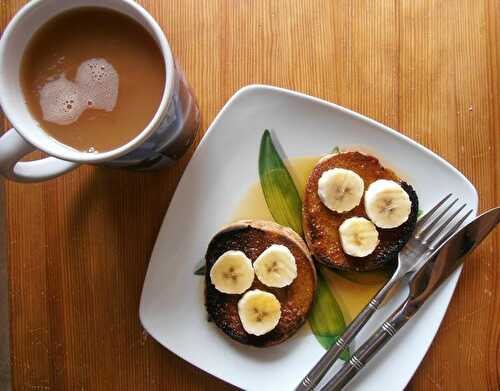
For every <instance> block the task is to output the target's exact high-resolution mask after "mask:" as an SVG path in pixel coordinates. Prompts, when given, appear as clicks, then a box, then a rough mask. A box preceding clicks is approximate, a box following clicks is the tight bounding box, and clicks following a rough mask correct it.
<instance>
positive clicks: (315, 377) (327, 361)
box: [295, 273, 400, 391]
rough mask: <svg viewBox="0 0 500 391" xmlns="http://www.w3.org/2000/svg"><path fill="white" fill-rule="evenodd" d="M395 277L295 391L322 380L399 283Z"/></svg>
mask: <svg viewBox="0 0 500 391" xmlns="http://www.w3.org/2000/svg"><path fill="white" fill-rule="evenodd" d="M396 274H397V273H395V275H394V276H393V277H392V278H391V279H390V280H389V281H388V282H387V284H385V285H384V286H383V287H382V288H381V289H380V290H379V291H378V292H377V294H376V295H375V297H373V299H372V300H370V302H369V303H368V305H367V306H366V307H365V308H363V310H362V311H361V312H360V313H359V315H358V316H357V317H356V318H355V319H354V320H353V321H352V322H351V324H350V325H349V326H348V327H347V329H346V330H345V331H344V334H342V336H340V337H339V339H338V340H337V342H335V344H334V345H333V346H332V347H331V348H330V349H328V350H327V352H326V353H325V354H324V355H323V357H321V359H320V360H319V361H318V362H317V363H316V365H315V366H314V367H313V368H312V369H311V370H310V371H309V372H308V373H307V375H306V376H305V377H304V378H303V379H302V381H301V382H300V384H299V385H298V386H297V387H296V388H295V391H306V390H312V389H313V388H314V387H315V386H316V385H317V384H318V383H319V382H320V381H321V379H322V378H323V376H324V375H325V374H326V372H327V371H328V369H330V368H331V366H332V365H333V364H334V363H335V361H337V359H338V358H339V357H340V355H341V354H342V352H343V351H344V350H345V348H346V347H348V346H349V344H350V343H351V342H352V340H353V339H354V337H356V335H357V334H358V333H359V331H360V330H361V329H362V328H363V326H364V325H365V324H366V322H368V320H369V319H370V318H371V317H372V315H373V314H374V313H375V311H377V309H378V307H379V306H380V303H382V301H384V299H385V297H386V296H387V294H388V293H389V291H390V290H391V289H392V287H393V286H394V285H395V284H396V282H398V281H399V279H400V278H399V276H397V275H396Z"/></svg>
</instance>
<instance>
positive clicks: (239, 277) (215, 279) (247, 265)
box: [210, 250, 254, 293]
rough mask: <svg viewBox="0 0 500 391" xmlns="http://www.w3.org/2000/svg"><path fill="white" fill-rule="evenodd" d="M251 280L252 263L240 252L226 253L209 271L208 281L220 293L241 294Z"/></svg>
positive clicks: (248, 286)
mask: <svg viewBox="0 0 500 391" xmlns="http://www.w3.org/2000/svg"><path fill="white" fill-rule="evenodd" d="M253 279H254V271H253V267H252V261H251V260H250V259H248V257H247V256H246V255H245V253H243V252H242V251H233V250H230V251H226V252H225V253H224V254H222V255H221V256H220V257H219V258H218V259H217V261H215V263H214V265H213V266H212V269H210V281H212V284H214V285H215V288H216V289H217V290H218V291H220V292H222V293H243V292H245V291H246V290H247V289H248V288H250V286H251V285H252V282H253Z"/></svg>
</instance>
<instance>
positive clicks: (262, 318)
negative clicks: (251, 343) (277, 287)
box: [238, 289, 281, 335]
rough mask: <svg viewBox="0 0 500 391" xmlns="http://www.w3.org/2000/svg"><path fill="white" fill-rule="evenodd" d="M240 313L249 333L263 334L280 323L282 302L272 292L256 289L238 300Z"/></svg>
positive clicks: (244, 326)
mask: <svg viewBox="0 0 500 391" xmlns="http://www.w3.org/2000/svg"><path fill="white" fill-rule="evenodd" d="M238 314H239V316H240V319H241V324H242V325H243V328H244V329H245V331H246V332H247V333H248V334H253V335H263V334H266V333H268V332H270V331H271V330H272V329H274V328H275V327H276V325H277V324H278V322H279V320H280V318H281V304H280V302H279V301H278V299H277V298H276V296H274V295H273V294H272V293H269V292H264V291H261V290H259V289H254V290H251V291H248V292H247V293H245V294H244V295H243V297H242V298H241V299H240V301H238Z"/></svg>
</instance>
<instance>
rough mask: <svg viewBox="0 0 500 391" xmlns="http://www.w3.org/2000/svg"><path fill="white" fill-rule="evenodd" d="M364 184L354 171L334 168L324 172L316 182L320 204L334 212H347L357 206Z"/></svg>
mask: <svg viewBox="0 0 500 391" xmlns="http://www.w3.org/2000/svg"><path fill="white" fill-rule="evenodd" d="M364 190H365V184H364V182H363V179H362V178H361V177H360V176H359V175H358V174H356V173H355V172H354V171H351V170H346V169H344V168H334V169H332V170H327V171H325V172H324V173H323V174H322V175H321V177H320V178H319V181H318V195H319V198H320V199H321V202H323V204H325V206H326V207H327V208H328V209H330V210H333V211H334V212H339V213H342V212H347V211H350V210H351V209H354V208H355V207H356V206H358V205H359V202H360V201H361V197H363V192H364Z"/></svg>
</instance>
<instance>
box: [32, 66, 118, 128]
mask: <svg viewBox="0 0 500 391" xmlns="http://www.w3.org/2000/svg"><path fill="white" fill-rule="evenodd" d="M118 84H119V77H118V73H117V72H116V70H115V68H114V67H113V66H112V65H111V64H110V63H108V62H107V61H106V60H104V59H99V58H97V59H96V58H94V59H90V60H87V61H85V62H83V63H82V64H81V65H80V66H79V67H78V70H77V73H76V78H75V82H72V81H70V80H68V79H66V76H65V75H64V74H63V75H61V76H60V77H59V78H57V79H55V80H49V81H48V82H47V83H46V84H45V85H44V86H43V87H42V89H41V90H40V106H41V107H42V112H43V118H44V119H45V120H46V121H49V122H53V123H56V124H59V125H68V124H71V123H73V122H75V121H76V120H78V118H79V117H80V115H81V114H82V113H83V112H84V111H85V110H87V109H89V108H92V109H99V110H105V111H113V109H114V108H115V106H116V101H117V99H118Z"/></svg>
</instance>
